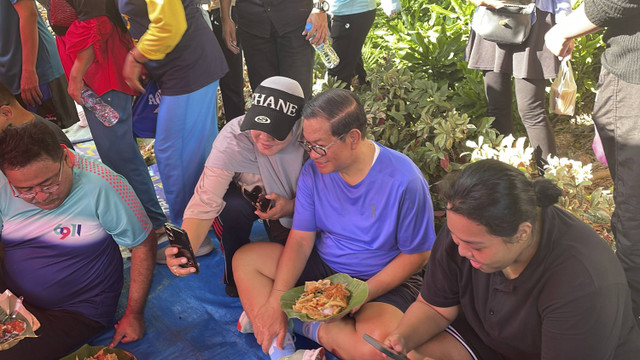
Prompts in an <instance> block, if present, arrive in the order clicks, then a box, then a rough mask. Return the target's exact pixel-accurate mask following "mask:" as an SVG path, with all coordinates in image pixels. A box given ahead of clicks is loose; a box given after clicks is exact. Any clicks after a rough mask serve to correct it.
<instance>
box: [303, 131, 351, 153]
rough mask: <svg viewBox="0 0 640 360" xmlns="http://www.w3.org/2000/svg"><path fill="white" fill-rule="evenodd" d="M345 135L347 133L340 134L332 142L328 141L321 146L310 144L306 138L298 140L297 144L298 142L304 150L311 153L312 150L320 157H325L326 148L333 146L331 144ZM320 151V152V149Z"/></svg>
mask: <svg viewBox="0 0 640 360" xmlns="http://www.w3.org/2000/svg"><path fill="white" fill-rule="evenodd" d="M345 136H347V134H342V135H340V136H338V137H337V138H336V139H335V140H333V141H332V142H330V143H329V145H327V146H322V145H311V144H310V143H309V142H308V141H307V139H304V138H303V139H301V140H298V144H300V146H302V148H303V149H304V151H306V152H308V153H311V151H312V150H313V152H315V153H316V154H318V155H320V157H325V156H327V149H329V148H330V147H331V146H333V144H335V143H337V142H338V141H340V140H342V138H344V137H345ZM318 150H320V151H322V152H320V151H318Z"/></svg>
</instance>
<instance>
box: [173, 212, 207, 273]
mask: <svg viewBox="0 0 640 360" xmlns="http://www.w3.org/2000/svg"><path fill="white" fill-rule="evenodd" d="M164 229H165V230H166V231H167V237H168V238H169V244H170V246H174V247H176V248H178V253H177V254H176V255H175V256H176V257H177V258H179V257H185V258H187V262H186V263H184V264H181V265H180V267H183V268H188V267H194V268H196V272H195V274H198V273H200V268H198V262H197V261H196V255H195V253H194V252H193V249H192V248H191V242H190V241H189V235H187V232H186V231H184V229H182V228H180V227H177V226H175V225H173V224H170V223H165V224H164Z"/></svg>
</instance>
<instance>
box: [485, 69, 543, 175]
mask: <svg viewBox="0 0 640 360" xmlns="http://www.w3.org/2000/svg"><path fill="white" fill-rule="evenodd" d="M483 74H484V89H485V93H486V95H487V101H488V102H489V108H488V112H489V116H493V117H495V118H496V119H495V121H494V122H493V127H494V128H495V129H496V130H498V131H499V132H500V133H501V134H505V135H506V134H512V133H513V116H512V112H511V103H512V101H513V92H512V90H511V74H507V73H497V72H494V71H484V72H483ZM546 84H547V80H545V79H515V90H516V100H517V103H518V112H519V113H520V117H521V118H522V123H523V124H524V127H525V129H526V130H527V135H528V136H529V142H530V143H531V147H532V148H534V149H537V148H539V152H540V151H541V153H539V155H538V159H536V160H537V161H538V165H539V166H540V163H539V160H540V157H541V158H542V159H546V158H547V155H549V154H556V140H555V137H554V136H553V127H552V126H551V122H550V121H549V118H548V117H547V107H546V106H545V99H546V89H545V86H546Z"/></svg>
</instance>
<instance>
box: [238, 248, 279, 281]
mask: <svg viewBox="0 0 640 360" xmlns="http://www.w3.org/2000/svg"><path fill="white" fill-rule="evenodd" d="M282 249H283V246H282V245H280V244H276V243H272V242H265V241H260V242H254V243H250V244H247V245H244V246H242V247H241V248H240V249H238V250H237V251H236V253H235V254H234V255H233V259H232V264H233V271H234V273H235V274H236V278H237V277H238V276H237V275H238V274H240V273H246V272H252V271H255V270H257V271H260V272H261V273H269V272H270V271H268V270H269V269H271V270H273V272H274V273H275V268H276V265H277V264H278V259H280V254H281V253H282Z"/></svg>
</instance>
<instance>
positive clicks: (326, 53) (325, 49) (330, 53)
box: [304, 23, 340, 69]
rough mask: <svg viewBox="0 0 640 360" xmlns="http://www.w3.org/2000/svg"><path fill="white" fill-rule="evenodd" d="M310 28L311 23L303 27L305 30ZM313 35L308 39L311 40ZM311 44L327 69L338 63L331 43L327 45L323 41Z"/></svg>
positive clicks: (311, 26)
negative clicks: (318, 43)
mask: <svg viewBox="0 0 640 360" xmlns="http://www.w3.org/2000/svg"><path fill="white" fill-rule="evenodd" d="M312 28H313V25H312V24H311V23H308V24H307V25H306V26H305V27H304V29H305V30H307V32H309V31H311V29H312ZM315 37H316V36H315V35H313V37H311V39H309V41H312V40H313V38H315ZM312 46H313V48H314V49H316V52H317V53H318V54H320V58H321V59H322V62H323V63H324V65H325V66H326V67H327V69H333V68H334V67H336V66H338V64H339V63H340V58H339V57H338V54H336V51H335V50H334V49H333V48H332V47H331V45H329V43H327V42H325V43H324V44H320V45H313V44H312Z"/></svg>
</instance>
